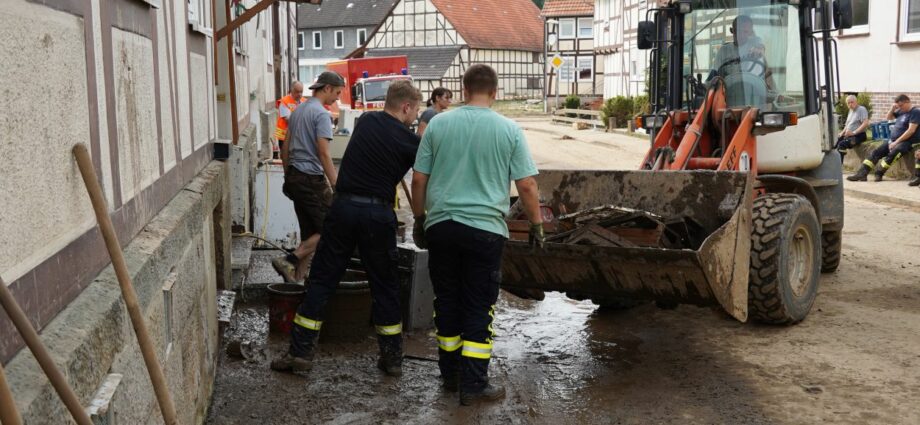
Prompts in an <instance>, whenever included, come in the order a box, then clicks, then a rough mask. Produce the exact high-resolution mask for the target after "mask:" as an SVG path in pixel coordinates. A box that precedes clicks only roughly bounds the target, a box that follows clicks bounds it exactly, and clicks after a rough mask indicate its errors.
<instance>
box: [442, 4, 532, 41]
mask: <svg viewBox="0 0 920 425" xmlns="http://www.w3.org/2000/svg"><path fill="white" fill-rule="evenodd" d="M431 3H433V4H434V5H435V7H437V8H438V11H439V12H441V14H442V15H444V17H445V18H447V20H448V21H449V22H450V23H451V25H453V26H454V28H455V29H456V30H457V31H458V32H459V33H460V35H461V36H462V37H463V39H464V40H466V43H467V44H468V45H469V46H470V47H472V48H474V49H510V50H527V51H532V52H542V51H543V20H542V19H540V9H538V8H537V6H536V5H534V4H533V1H531V0H479V1H469V0H431Z"/></svg>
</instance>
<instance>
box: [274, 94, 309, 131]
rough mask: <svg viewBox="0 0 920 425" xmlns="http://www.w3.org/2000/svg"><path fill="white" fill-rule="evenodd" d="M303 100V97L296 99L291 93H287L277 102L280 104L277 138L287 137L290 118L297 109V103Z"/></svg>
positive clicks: (276, 127)
mask: <svg viewBox="0 0 920 425" xmlns="http://www.w3.org/2000/svg"><path fill="white" fill-rule="evenodd" d="M301 102H303V98H300V99H299V100H294V97H293V96H291V95H290V94H288V95H285V96H284V97H282V98H281V100H279V101H278V102H277V106H278V122H277V123H276V124H275V139H278V140H286V139H287V129H288V122H287V120H288V118H289V117H290V116H291V114H292V113H294V110H295V109H297V105H299V104H300V103H301Z"/></svg>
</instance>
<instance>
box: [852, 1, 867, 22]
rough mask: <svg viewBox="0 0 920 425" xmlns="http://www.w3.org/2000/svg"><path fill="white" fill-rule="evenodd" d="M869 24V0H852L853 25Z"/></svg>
mask: <svg viewBox="0 0 920 425" xmlns="http://www.w3.org/2000/svg"><path fill="white" fill-rule="evenodd" d="M863 25H869V0H853V26H854V27H858V26H863Z"/></svg>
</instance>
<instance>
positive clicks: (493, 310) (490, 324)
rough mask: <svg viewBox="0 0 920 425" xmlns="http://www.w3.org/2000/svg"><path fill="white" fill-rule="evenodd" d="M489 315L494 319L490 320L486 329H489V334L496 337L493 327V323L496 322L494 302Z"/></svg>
mask: <svg viewBox="0 0 920 425" xmlns="http://www.w3.org/2000/svg"><path fill="white" fill-rule="evenodd" d="M489 317H491V318H492V320H489V324H488V325H487V326H486V329H487V330H488V331H489V336H493V337H494V336H495V330H493V329H492V323H494V322H495V304H492V306H491V307H489Z"/></svg>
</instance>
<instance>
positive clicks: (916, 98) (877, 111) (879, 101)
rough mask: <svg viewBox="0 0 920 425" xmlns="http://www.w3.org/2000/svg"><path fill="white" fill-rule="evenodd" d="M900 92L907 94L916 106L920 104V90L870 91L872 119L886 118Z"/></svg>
mask: <svg viewBox="0 0 920 425" xmlns="http://www.w3.org/2000/svg"><path fill="white" fill-rule="evenodd" d="M918 87H920V85H918ZM900 94H906V95H907V97H909V98H910V100H911V102H912V103H913V104H914V106H920V92H903V93H901V92H898V93H888V92H875V93H869V97H870V98H871V99H872V116H871V117H870V119H871V120H872V121H883V120H885V118H886V116H887V115H888V111H889V110H890V109H891V105H893V104H894V98H895V97H896V96H898V95H900Z"/></svg>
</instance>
